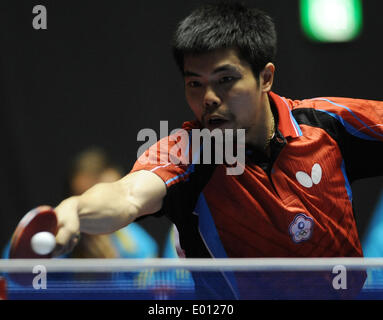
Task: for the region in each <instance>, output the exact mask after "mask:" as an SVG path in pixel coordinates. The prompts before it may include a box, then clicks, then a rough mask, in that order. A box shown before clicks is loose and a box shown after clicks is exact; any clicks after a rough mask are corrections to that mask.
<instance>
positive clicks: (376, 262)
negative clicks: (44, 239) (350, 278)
mask: <svg viewBox="0 0 383 320" xmlns="http://www.w3.org/2000/svg"><path fill="white" fill-rule="evenodd" d="M36 265H43V266H44V267H45V268H46V269H47V271H48V272H127V271H142V270H143V269H145V268H152V269H156V270H166V269H173V268H185V269H187V270H190V271H225V270H227V271H332V269H333V267H334V266H336V265H342V266H344V267H346V269H347V270H365V269H366V268H382V271H383V258H235V259H190V258H189V259H165V258H156V259H0V272H31V270H32V269H33V267H35V266H36Z"/></svg>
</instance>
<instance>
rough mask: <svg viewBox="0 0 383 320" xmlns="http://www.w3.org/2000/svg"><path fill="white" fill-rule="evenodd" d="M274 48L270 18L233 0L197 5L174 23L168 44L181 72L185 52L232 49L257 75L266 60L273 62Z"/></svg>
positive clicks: (273, 28) (274, 35) (275, 39)
mask: <svg viewBox="0 0 383 320" xmlns="http://www.w3.org/2000/svg"><path fill="white" fill-rule="evenodd" d="M276 47H277V35H276V30H275V25H274V22H273V20H272V19H271V17H270V16H268V15H267V14H266V13H264V12H262V11H261V10H259V9H256V8H248V7H246V6H245V5H243V4H242V3H240V2H237V1H234V2H233V1H219V2H218V3H210V4H205V5H203V6H201V7H199V8H197V9H196V10H194V11H193V12H192V13H191V14H190V15H189V16H187V17H186V18H184V19H183V20H182V21H181V22H180V23H179V24H178V27H177V29H176V32H175V34H174V37H173V44H172V50H173V56H174V58H175V60H176V63H177V65H178V67H179V68H180V70H181V72H182V73H183V71H184V70H183V68H184V55H185V54H188V53H191V54H198V53H205V52H209V51H213V50H217V49H224V48H236V49H237V50H238V52H239V56H240V58H241V59H243V60H245V61H246V62H248V63H249V64H250V66H251V69H252V71H253V73H254V76H256V77H257V78H258V77H259V73H260V72H261V71H262V70H263V68H264V67H265V65H266V64H267V63H268V62H274V60H275V55H276Z"/></svg>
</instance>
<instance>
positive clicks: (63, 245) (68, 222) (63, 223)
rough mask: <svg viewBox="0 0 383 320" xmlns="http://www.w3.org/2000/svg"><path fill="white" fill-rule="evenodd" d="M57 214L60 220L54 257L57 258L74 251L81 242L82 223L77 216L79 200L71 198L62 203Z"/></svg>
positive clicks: (56, 210) (57, 208)
mask: <svg viewBox="0 0 383 320" xmlns="http://www.w3.org/2000/svg"><path fill="white" fill-rule="evenodd" d="M55 212H56V215H57V220H58V232H57V234H56V248H55V250H54V251H53V253H52V255H53V256H54V257H57V256H59V255H63V254H66V253H68V252H70V251H72V250H73V248H74V247H75V246H76V244H77V243H78V241H79V236H80V221H79V218H78V214H77V198H76V197H71V198H68V199H66V200H64V201H63V202H61V203H60V204H59V205H58V206H57V207H56V208H55Z"/></svg>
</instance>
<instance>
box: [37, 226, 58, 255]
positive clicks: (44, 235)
mask: <svg viewBox="0 0 383 320" xmlns="http://www.w3.org/2000/svg"><path fill="white" fill-rule="evenodd" d="M55 246H56V238H55V236H54V235H53V234H52V233H50V232H46V231H43V232H38V233H36V234H35V235H34V236H33V237H32V238H31V247H32V250H33V251H34V252H35V253H37V254H39V255H46V254H49V253H51V252H52V251H53V249H54V248H55Z"/></svg>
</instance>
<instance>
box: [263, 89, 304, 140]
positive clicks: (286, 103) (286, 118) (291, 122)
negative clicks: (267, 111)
mask: <svg viewBox="0 0 383 320" xmlns="http://www.w3.org/2000/svg"><path fill="white" fill-rule="evenodd" d="M268 95H269V99H270V102H271V103H274V105H275V107H276V109H277V111H278V129H279V131H280V132H281V133H282V134H283V136H284V137H285V138H287V137H292V138H297V137H300V136H301V135H302V131H301V129H300V127H299V125H298V123H297V121H296V120H295V118H294V116H293V114H292V112H291V110H292V101H291V100H289V99H286V98H284V97H281V96H279V95H277V94H275V93H274V92H271V91H270V92H269V94H268Z"/></svg>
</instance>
